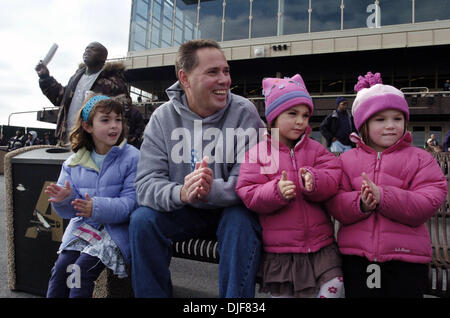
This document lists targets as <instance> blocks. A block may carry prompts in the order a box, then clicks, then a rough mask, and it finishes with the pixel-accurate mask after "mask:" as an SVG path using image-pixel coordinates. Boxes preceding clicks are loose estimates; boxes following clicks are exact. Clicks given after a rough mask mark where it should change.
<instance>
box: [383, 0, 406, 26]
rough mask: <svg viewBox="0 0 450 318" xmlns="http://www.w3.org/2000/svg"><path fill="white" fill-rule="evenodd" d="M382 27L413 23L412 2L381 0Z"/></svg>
mask: <svg viewBox="0 0 450 318" xmlns="http://www.w3.org/2000/svg"><path fill="white" fill-rule="evenodd" d="M380 18H381V25H382V26H383V25H393V24H402V23H411V22H412V2H411V0H396V1H392V0H380Z"/></svg>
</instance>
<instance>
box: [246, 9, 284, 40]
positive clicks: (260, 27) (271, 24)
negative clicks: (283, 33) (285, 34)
mask: <svg viewBox="0 0 450 318" xmlns="http://www.w3.org/2000/svg"><path fill="white" fill-rule="evenodd" d="M252 16H253V19H252V35H251V37H252V38H258V37H264V36H274V35H277V25H278V0H253V6H252Z"/></svg>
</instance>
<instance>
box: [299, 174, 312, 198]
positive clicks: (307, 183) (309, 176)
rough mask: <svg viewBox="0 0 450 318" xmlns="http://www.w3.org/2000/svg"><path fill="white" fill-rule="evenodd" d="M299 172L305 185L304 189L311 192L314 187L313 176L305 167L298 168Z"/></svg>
mask: <svg viewBox="0 0 450 318" xmlns="http://www.w3.org/2000/svg"><path fill="white" fill-rule="evenodd" d="M299 172H300V175H301V177H302V182H303V186H304V187H305V189H306V191H308V192H311V191H312V190H313V188H314V177H313V176H312V174H311V173H310V172H309V171H308V170H306V169H305V168H300V169H299Z"/></svg>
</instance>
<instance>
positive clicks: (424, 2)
mask: <svg viewBox="0 0 450 318" xmlns="http://www.w3.org/2000/svg"><path fill="white" fill-rule="evenodd" d="M415 6H416V8H415V9H416V10H415V17H416V18H415V21H416V22H424V21H436V20H447V19H450V0H416V1H415Z"/></svg>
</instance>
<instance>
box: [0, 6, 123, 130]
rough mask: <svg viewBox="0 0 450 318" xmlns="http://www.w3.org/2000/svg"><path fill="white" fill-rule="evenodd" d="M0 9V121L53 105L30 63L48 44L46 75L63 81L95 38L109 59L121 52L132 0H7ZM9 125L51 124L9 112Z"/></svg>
mask: <svg viewBox="0 0 450 318" xmlns="http://www.w3.org/2000/svg"><path fill="white" fill-rule="evenodd" d="M1 6H2V8H1V10H0V39H1V46H2V52H1V55H0V57H1V59H0V124H2V125H6V124H8V116H9V114H10V113H13V112H22V111H33V110H40V109H42V108H43V107H52V106H53V105H52V104H51V103H50V102H49V100H48V99H47V98H46V97H45V96H44V95H43V94H42V92H41V90H40V88H39V83H38V76H37V74H36V72H35V70H34V67H35V66H36V64H37V63H38V62H39V60H41V59H43V58H44V56H45V55H46V53H47V52H48V50H49V49H50V47H51V46H52V44H53V43H56V44H58V46H59V48H58V50H57V51H56V54H55V56H54V57H53V59H52V61H51V62H50V64H49V65H48V68H49V70H50V75H52V76H54V77H55V78H56V79H57V80H58V81H59V82H60V83H61V84H62V85H64V86H65V85H66V84H67V82H68V80H69V78H70V77H71V76H72V75H73V74H74V73H75V71H76V69H77V68H78V65H79V64H80V63H81V62H82V61H83V58H82V54H83V51H84V49H85V47H86V45H87V44H88V43H90V42H93V41H98V42H100V43H102V44H103V45H105V47H106V48H107V49H108V51H109V55H108V58H118V57H125V56H126V54H127V49H128V32H129V26H130V15H131V0H71V1H68V0H8V1H1ZM10 124H11V125H13V126H27V127H52V128H53V127H54V126H55V125H53V124H46V123H42V122H39V121H36V114H31V115H28V114H27V115H23V114H18V115H12V116H11V121H10Z"/></svg>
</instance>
